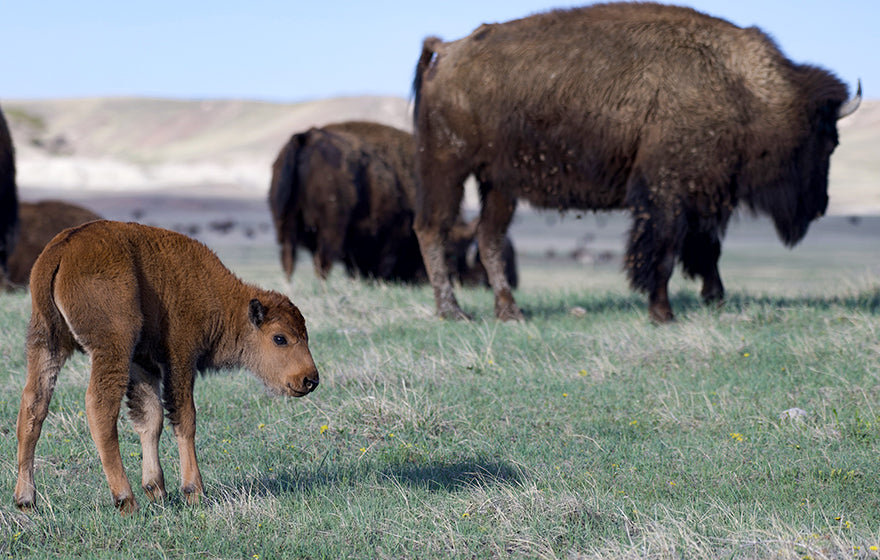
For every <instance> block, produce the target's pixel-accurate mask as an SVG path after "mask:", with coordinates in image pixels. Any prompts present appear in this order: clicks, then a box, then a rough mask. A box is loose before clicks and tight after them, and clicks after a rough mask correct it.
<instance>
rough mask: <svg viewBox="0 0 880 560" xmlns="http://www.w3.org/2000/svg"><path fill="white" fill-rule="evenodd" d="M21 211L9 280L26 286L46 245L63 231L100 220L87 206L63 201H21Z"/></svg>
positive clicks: (10, 263) (10, 257)
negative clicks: (32, 268) (32, 269)
mask: <svg viewBox="0 0 880 560" xmlns="http://www.w3.org/2000/svg"><path fill="white" fill-rule="evenodd" d="M18 214H19V236H18V242H17V243H16V245H15V250H14V251H12V254H11V255H9V281H10V282H12V285H13V286H14V287H18V288H26V287H27V283H28V280H29V279H30V276H31V267H33V266H34V263H35V262H37V257H38V256H40V252H41V251H42V250H43V248H44V247H45V246H46V245H48V244H49V242H50V241H52V238H53V237H55V235H57V234H58V233H59V232H60V231H61V230H64V229H67V228H69V227H73V226H78V225H80V224H84V223H86V222H91V221H92V220H100V219H101V216H99V215H97V214H95V213H94V212H92V211H91V210H88V209H87V208H83V207H82V206H77V205H75V204H70V203H68V202H63V201H60V200H42V201H39V202H22V203H21V204H19V206H18Z"/></svg>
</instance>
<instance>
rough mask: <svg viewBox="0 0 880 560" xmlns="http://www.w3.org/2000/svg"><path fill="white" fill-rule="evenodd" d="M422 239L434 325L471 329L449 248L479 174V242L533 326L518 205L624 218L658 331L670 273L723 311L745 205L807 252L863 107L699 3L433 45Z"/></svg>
mask: <svg viewBox="0 0 880 560" xmlns="http://www.w3.org/2000/svg"><path fill="white" fill-rule="evenodd" d="M413 87H414V93H415V110H414V123H415V135H416V140H417V145H418V151H417V153H418V167H419V173H420V179H421V180H420V183H419V193H418V195H417V196H416V201H417V202H416V219H415V226H414V227H415V231H416V233H417V235H418V239H419V243H420V245H421V250H422V255H423V256H424V259H425V266H426V268H427V271H428V276H429V279H430V281H431V284H432V286H433V288H434V297H435V300H436V304H437V313H438V314H439V315H440V316H443V317H450V318H457V317H463V316H464V313H463V312H462V310H461V308H460V307H459V305H458V302H457V301H456V298H455V295H454V292H453V288H452V284H451V283H450V281H449V273H448V270H447V264H446V260H445V258H444V248H445V245H446V244H447V242H448V235H449V229H450V226H451V224H452V223H453V221H454V217H455V215H456V213H457V212H458V208H459V205H460V202H461V197H462V181H463V180H464V179H465V178H466V177H467V176H468V175H471V174H473V175H474V176H475V177H476V179H477V181H478V182H479V185H480V194H481V197H480V198H481V200H482V211H481V215H480V224H479V227H478V232H477V238H478V242H479V248H480V254H481V255H482V259H483V264H484V266H485V268H486V271H487V274H488V276H489V281H490V283H491V285H492V287H493V290H494V292H495V315H496V316H497V317H498V318H499V319H504V320H510V319H513V320H518V319H521V318H522V317H523V315H522V312H521V310H520V308H519V307H518V306H517V304H516V302H515V301H514V299H513V296H512V294H511V291H510V287H509V285H508V283H507V281H506V279H505V277H504V273H503V267H502V263H501V259H500V258H499V255H500V251H501V247H502V240H503V238H504V234H505V232H506V231H507V228H508V225H509V224H510V220H511V217H512V215H513V213H514V210H515V208H516V203H517V199H519V198H522V199H524V200H527V201H528V202H529V203H530V204H532V205H533V206H535V207H539V208H551V209H559V210H563V209H569V208H571V209H579V210H611V209H627V210H629V211H630V213H631V214H632V219H633V224H632V227H631V229H630V232H629V239H628V244H627V250H626V257H625V261H624V266H625V269H626V271H627V274H628V276H629V280H630V283H631V285H632V287H633V288H634V289H636V290H639V291H642V292H645V293H647V294H648V299H649V314H650V317H651V319H652V320H654V321H657V322H665V321H669V320H671V319H672V318H673V313H672V308H671V306H670V304H669V297H668V294H667V286H668V283H669V278H670V276H671V275H672V272H673V268H674V266H675V264H676V263H677V262H678V263H681V265H682V268H683V270H684V273H685V275H687V276H690V277H700V278H701V279H702V283H703V287H702V296H703V299H704V300H705V301H707V302H718V301H721V300H722V298H723V296H724V288H723V285H722V283H721V278H720V277H719V274H718V259H719V256H720V254H721V239H722V238H723V236H724V233H725V230H726V227H727V224H728V221H729V219H730V216H731V213H732V212H733V211H734V209H736V208H737V207H739V206H740V205H743V206H744V207H746V208H748V209H750V210H751V211H753V212H757V213H762V214H766V215H769V216H770V218H771V219H772V220H773V222H774V224H775V225H776V230H777V233H778V234H779V237H780V238H781V240H782V241H783V242H784V243H785V244H786V245H789V246H792V245H794V244H796V243H797V242H798V241H800V240H801V238H802V237H803V236H804V234H805V233H806V231H807V228H808V226H809V225H810V222H811V221H812V220H814V219H816V218H817V217H819V216H821V215H822V214H823V213H824V212H825V209H826V207H827V205H828V193H827V190H828V189H827V188H828V165H829V158H830V156H831V153H832V151H833V150H834V148H835V146H836V145H837V141H838V137H837V120H838V119H839V118H841V117H843V116H846V115H847V114H849V113H851V112H853V111H855V110H856V108H857V107H858V104H859V101H860V98H861V97H860V94H861V91H859V93H858V94H857V95H856V96H855V97H854V98H853V99H852V100H849V101H848V93H847V87H846V85H845V84H843V83H842V82H841V81H840V80H839V79H837V78H836V77H835V76H834V75H832V74H831V73H829V72H827V71H825V70H822V69H820V68H816V67H814V66H809V65H803V64H796V63H793V62H791V61H790V60H788V59H787V58H786V57H785V56H784V55H783V54H782V53H781V52H780V50H779V49H778V48H777V46H776V45H775V44H774V42H773V41H772V40H771V39H770V38H769V37H768V36H767V35H765V34H764V33H763V32H762V31H761V30H759V29H757V28H754V27H750V28H746V29H742V28H739V27H736V26H734V25H732V24H731V23H729V22H727V21H724V20H721V19H717V18H714V17H710V16H707V15H704V14H701V13H699V12H696V11H694V10H692V9H689V8H678V7H673V6H663V5H660V4H652V3H633V4H629V3H614V4H603V5H596V6H592V7H585V8H580V9H571V10H557V11H552V12H548V13H544V14H539V15H535V16H531V17H527V18H524V19H520V20H515V21H510V22H507V23H501V24H493V25H482V26H480V27H479V28H478V29H476V30H475V31H474V32H473V33H472V34H471V35H469V36H467V37H464V38H463V39H460V40H458V41H453V42H449V43H446V42H443V41H441V40H440V39H437V38H434V37H431V38H428V39H426V40H425V41H424V45H423V48H422V53H421V56H420V58H419V61H418V64H417V68H416V72H415V79H414V84H413Z"/></svg>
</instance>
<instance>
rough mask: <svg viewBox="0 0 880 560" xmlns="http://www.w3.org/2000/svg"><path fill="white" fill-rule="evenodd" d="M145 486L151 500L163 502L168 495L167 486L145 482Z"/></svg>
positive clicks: (145, 491)
mask: <svg viewBox="0 0 880 560" xmlns="http://www.w3.org/2000/svg"><path fill="white" fill-rule="evenodd" d="M143 488H144V493H145V494H146V495H147V499H148V500H150V501H151V502H157V501H158V502H161V501H164V500H165V498H167V497H168V493H167V492H166V491H165V487H164V486H161V485H159V484H145V485H144V486H143Z"/></svg>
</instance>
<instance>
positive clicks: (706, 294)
mask: <svg viewBox="0 0 880 560" xmlns="http://www.w3.org/2000/svg"><path fill="white" fill-rule="evenodd" d="M720 257H721V241H720V240H719V238H718V235H717V234H715V233H707V232H690V231H689V232H688V234H687V236H686V237H685V240H684V245H683V246H682V250H681V265H682V268H683V269H684V273H685V275H687V276H690V277H694V276H699V277H701V278H702V279H703V289H702V291H701V292H700V294H701V296H702V297H703V302H704V303H706V304H713V303H714V304H719V305H720V304H721V302H722V301H723V300H724V285H723V284H722V283H721V275H720V274H719V272H718V259H719V258H720Z"/></svg>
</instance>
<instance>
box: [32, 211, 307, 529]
mask: <svg viewBox="0 0 880 560" xmlns="http://www.w3.org/2000/svg"><path fill="white" fill-rule="evenodd" d="M30 291H31V299H32V301H33V310H32V314H31V321H30V326H29V327H28V334H27V364H28V366H27V382H26V383H25V387H24V391H23V393H22V397H21V409H20V410H19V413H18V428H17V430H18V482H17V483H16V485H15V503H16V504H17V505H18V506H19V507H20V508H22V509H29V508H30V507H31V506H32V505H33V504H34V494H35V489H34V448H35V447H36V444H37V439H38V438H39V437H40V429H41V426H42V424H43V420H44V419H45V418H46V414H47V412H48V409H49V400H50V399H51V398H52V391H53V388H54V386H55V379H56V377H57V375H58V371H59V370H60V369H61V366H62V365H63V364H64V362H65V360H66V359H67V358H68V357H69V356H70V355H71V353H72V352H73V351H74V349H80V350H84V351H85V352H87V353H88V354H89V357H90V358H91V362H92V371H91V377H90V380H89V386H88V389H87V390H86V414H87V416H88V421H89V429H90V431H91V434H92V438H93V439H94V440H95V444H96V445H97V447H98V453H99V455H100V457H101V464H102V465H103V467H104V474H105V475H106V476H107V482H108V483H109V485H110V492H111V494H112V495H113V501H114V502H115V504H116V506H117V507H118V508H119V509H120V511H121V512H123V513H128V512H132V511H134V510H136V509H137V502H136V500H135V497H134V494H133V493H132V490H131V486H130V485H129V482H128V479H127V478H126V476H125V471H124V469H123V466H122V457H121V456H120V453H119V440H118V435H117V426H116V425H117V419H118V417H119V408H120V404H121V401H122V398H123V397H124V396H127V397H128V407H129V411H130V417H131V419H132V422H133V424H134V428H135V430H136V431H137V433H138V435H139V436H140V440H141V449H142V452H143V479H142V484H143V488H144V491H145V492H146V494H147V497H148V498H149V499H151V500H155V499H157V498H164V497H165V495H166V492H165V479H164V475H163V473H162V467H161V466H160V464H159V455H158V449H159V447H158V446H159V436H160V434H161V432H162V424H163V418H162V409H163V407H164V408H165V410H166V411H167V415H168V419H169V420H170V422H171V426H172V427H173V429H174V435H175V437H176V438H177V445H178V449H179V452H180V477H181V492H182V493H183V494H184V495H185V496H186V500H187V502H189V503H194V502H197V501H198V500H199V498H200V495H201V494H202V493H203V486H202V477H201V474H200V473H199V467H198V465H197V463H196V450H195V429H196V424H195V414H196V411H195V406H194V403H193V382H194V381H195V375H196V371H204V370H206V369H212V368H230V367H245V368H247V369H249V370H251V371H253V372H254V373H255V374H256V376H257V377H258V378H259V379H260V380H262V381H263V383H265V384H266V386H267V387H269V389H271V390H273V391H276V392H278V393H281V394H284V395H288V396H295V397H302V396H304V395H306V394H307V393H309V392H311V391H312V390H313V389H315V387H317V386H318V371H317V369H316V368H315V363H314V361H312V356H311V354H310V353H309V348H308V334H307V333H306V325H305V321H304V320H303V316H302V315H301V314H300V312H299V309H297V307H296V306H295V305H294V304H293V303H291V302H290V300H289V299H288V298H286V297H285V296H283V295H281V294H279V293H276V292H272V291H267V290H262V289H260V288H257V287H255V286H251V285H248V284H245V283H243V282H242V281H241V280H239V279H238V278H236V277H235V276H234V275H233V274H232V273H231V272H229V270H227V269H226V268H225V267H224V266H223V264H222V263H221V262H220V260H219V259H218V258H217V256H216V255H214V253H212V252H211V251H210V250H209V249H208V248H207V247H205V246H204V245H202V244H201V243H199V242H197V241H194V240H192V239H190V238H188V237H186V236H184V235H181V234H179V233H174V232H171V231H167V230H163V229H159V228H154V227H149V226H144V225H139V224H133V223H121V222H111V221H104V220H101V221H96V222H89V223H87V224H84V225H82V226H79V227H75V228H71V229H68V230H65V231H63V232H61V233H60V234H58V236H56V237H55V239H53V240H52V242H51V243H50V244H49V246H48V247H46V249H45V250H44V251H43V253H42V254H41V255H40V257H39V258H38V259H37V262H36V264H35V265H34V268H33V270H32V272H31V282H30Z"/></svg>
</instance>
